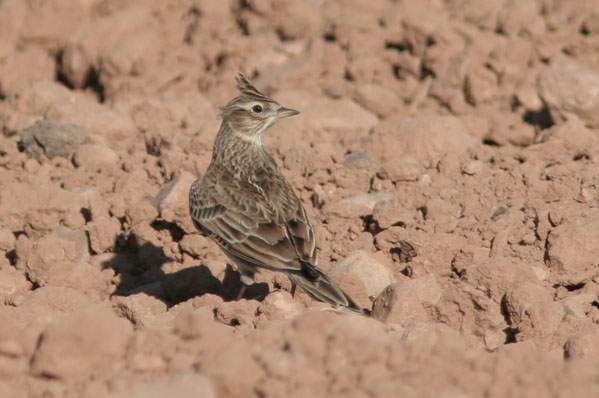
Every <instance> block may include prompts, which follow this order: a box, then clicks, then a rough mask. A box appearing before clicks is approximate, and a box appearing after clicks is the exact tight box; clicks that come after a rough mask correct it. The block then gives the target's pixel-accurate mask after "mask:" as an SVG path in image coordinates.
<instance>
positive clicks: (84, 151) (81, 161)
mask: <svg viewBox="0 0 599 398" xmlns="http://www.w3.org/2000/svg"><path fill="white" fill-rule="evenodd" d="M73 163H74V164H75V166H77V167H81V168H83V169H85V170H89V171H99V170H108V169H112V168H115V167H117V166H118V164H119V155H117V154H116V152H115V151H113V150H112V149H110V148H109V147H108V146H106V145H102V144H83V145H81V146H80V147H79V148H77V150H76V151H75V154H74V155H73Z"/></svg>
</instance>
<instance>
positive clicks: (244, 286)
mask: <svg viewBox="0 0 599 398" xmlns="http://www.w3.org/2000/svg"><path fill="white" fill-rule="evenodd" d="M245 289H247V285H246V284H245V283H242V284H241V289H239V294H238V295H237V299H236V300H235V301H239V300H241V299H242V298H243V295H244V294H245Z"/></svg>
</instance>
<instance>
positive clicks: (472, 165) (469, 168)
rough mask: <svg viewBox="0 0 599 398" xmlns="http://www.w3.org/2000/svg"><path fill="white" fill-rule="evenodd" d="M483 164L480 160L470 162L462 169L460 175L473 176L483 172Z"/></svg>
mask: <svg viewBox="0 0 599 398" xmlns="http://www.w3.org/2000/svg"><path fill="white" fill-rule="evenodd" d="M483 169H484V163H483V162H482V161H480V160H472V161H471V162H469V163H468V164H466V165H465V166H464V167H463V168H462V173H464V174H467V175H469V176H474V175H477V174H480V173H482V172H483Z"/></svg>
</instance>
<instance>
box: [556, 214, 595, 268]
mask: <svg viewBox="0 0 599 398" xmlns="http://www.w3.org/2000/svg"><path fill="white" fill-rule="evenodd" d="M549 216H550V218H552V217H551V213H549ZM554 218H557V217H555V216H554ZM597 230H599V213H598V214H593V215H589V216H587V217H584V218H577V219H572V220H570V219H568V220H566V221H565V222H561V223H560V224H559V225H558V226H557V227H555V228H553V229H552V230H551V232H549V235H548V237H547V255H546V260H545V262H546V264H547V266H548V267H549V268H551V269H552V270H554V271H555V272H558V273H560V274H562V275H575V274H580V273H581V272H584V271H585V270H587V269H589V268H590V267H594V266H596V263H597V258H599V246H598V245H597V235H596V231H597Z"/></svg>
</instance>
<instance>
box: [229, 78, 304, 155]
mask: <svg viewBox="0 0 599 398" xmlns="http://www.w3.org/2000/svg"><path fill="white" fill-rule="evenodd" d="M237 89H238V90H239V96H237V97H235V98H233V99H232V100H231V101H229V103H228V104H227V105H225V106H223V107H221V108H220V110H221V112H220V115H221V116H222V118H223V125H227V126H228V127H229V130H230V132H231V133H233V134H235V135H237V136H238V137H239V138H241V139H243V140H246V141H251V142H254V143H256V144H258V145H262V137H263V136H264V132H265V131H266V130H267V129H268V128H269V127H270V126H271V125H272V124H273V123H275V122H276V121H277V120H279V119H282V118H284V117H287V116H293V115H297V114H298V113H299V112H298V111H296V110H294V109H289V108H285V107H283V106H281V105H280V104H279V103H278V102H276V101H275V100H273V99H272V98H270V97H268V96H266V95H264V94H262V93H261V92H260V91H258V90H257V89H256V88H255V87H254V86H253V85H252V84H251V83H250V81H249V80H248V78H247V77H245V75H244V74H243V73H239V76H238V77H237Z"/></svg>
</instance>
